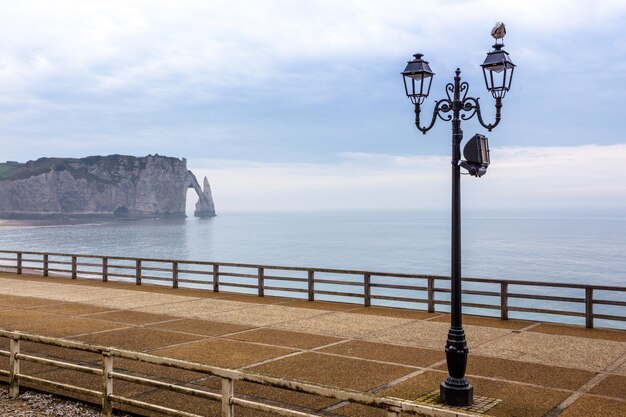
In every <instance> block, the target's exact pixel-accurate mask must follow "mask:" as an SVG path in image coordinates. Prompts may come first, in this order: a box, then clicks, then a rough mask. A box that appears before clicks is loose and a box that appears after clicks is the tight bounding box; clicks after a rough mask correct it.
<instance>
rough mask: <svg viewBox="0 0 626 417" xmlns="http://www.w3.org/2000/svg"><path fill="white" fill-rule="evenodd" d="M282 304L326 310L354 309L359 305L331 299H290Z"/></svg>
mask: <svg viewBox="0 0 626 417" xmlns="http://www.w3.org/2000/svg"><path fill="white" fill-rule="evenodd" d="M281 305H282V306H287V307H299V308H311V309H314V310H326V311H345V310H352V309H354V308H357V307H358V304H348V303H334V302H330V301H309V300H290V301H286V302H284V303H281Z"/></svg>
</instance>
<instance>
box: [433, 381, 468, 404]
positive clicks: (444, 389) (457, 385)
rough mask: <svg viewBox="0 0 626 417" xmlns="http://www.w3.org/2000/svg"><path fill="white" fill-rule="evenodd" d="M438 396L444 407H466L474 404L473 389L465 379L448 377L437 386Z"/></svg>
mask: <svg viewBox="0 0 626 417" xmlns="http://www.w3.org/2000/svg"><path fill="white" fill-rule="evenodd" d="M439 394H440V395H441V401H442V402H443V403H444V404H446V405H452V406H455V407H467V406H469V405H472V404H473V403H474V387H473V386H472V385H471V384H470V383H469V382H467V379H465V378H462V379H457V378H452V377H448V379H446V380H445V381H444V382H442V384H441V385H440V386H439Z"/></svg>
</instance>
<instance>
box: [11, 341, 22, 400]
mask: <svg viewBox="0 0 626 417" xmlns="http://www.w3.org/2000/svg"><path fill="white" fill-rule="evenodd" d="M10 351H11V352H10V353H11V356H10V357H9V398H11V399H12V400H14V399H16V398H17V397H19V395H20V376H19V375H20V358H19V357H18V355H19V354H20V339H19V337H17V336H16V337H14V338H12V339H11V347H10Z"/></svg>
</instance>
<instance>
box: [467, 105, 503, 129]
mask: <svg viewBox="0 0 626 417" xmlns="http://www.w3.org/2000/svg"><path fill="white" fill-rule="evenodd" d="M478 100H480V99H478V98H473V97H467V98H464V99H463V105H462V106H463V107H462V109H463V111H465V112H471V113H469V114H467V113H464V114H462V115H461V119H462V120H469V119H471V118H472V117H474V114H476V115H477V116H478V121H479V122H480V124H481V125H482V127H484V128H485V129H487V130H488V131H490V132H491V130H492V129H494V128H495V127H496V126H498V124H499V123H500V118H501V117H500V110H501V109H502V99H501V98H500V97H498V98H496V120H495V122H493V123H489V124H488V123H485V121H484V120H483V116H482V114H481V112H480V103H479V102H478Z"/></svg>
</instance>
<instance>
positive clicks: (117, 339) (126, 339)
mask: <svg viewBox="0 0 626 417" xmlns="http://www.w3.org/2000/svg"><path fill="white" fill-rule="evenodd" d="M73 339H75V340H80V341H82V342H86V343H90V344H94V345H101V346H110V347H115V348H118V349H129V350H138V351H145V350H150V349H156V348H159V347H163V346H171V345H176V344H180V343H186V342H190V341H193V340H200V339H201V337H199V336H192V335H187V334H182V333H177V332H170V331H166V330H158V329H148V328H143V327H133V328H125V329H121V330H113V331H110V332H102V333H95V334H89V335H84V336H79V337H75V338H73Z"/></svg>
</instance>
